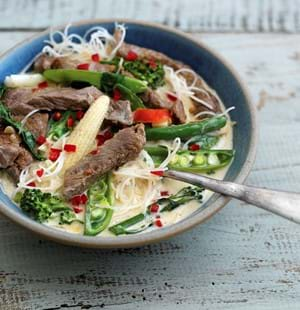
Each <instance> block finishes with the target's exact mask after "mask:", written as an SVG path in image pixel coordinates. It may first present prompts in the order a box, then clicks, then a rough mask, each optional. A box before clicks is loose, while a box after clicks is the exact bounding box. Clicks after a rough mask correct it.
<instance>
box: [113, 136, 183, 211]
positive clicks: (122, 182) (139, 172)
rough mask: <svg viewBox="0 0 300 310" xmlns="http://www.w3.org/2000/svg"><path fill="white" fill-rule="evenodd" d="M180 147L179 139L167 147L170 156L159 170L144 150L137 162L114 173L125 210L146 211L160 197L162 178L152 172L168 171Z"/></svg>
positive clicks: (118, 195) (115, 186) (117, 196)
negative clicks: (140, 208)
mask: <svg viewBox="0 0 300 310" xmlns="http://www.w3.org/2000/svg"><path fill="white" fill-rule="evenodd" d="M180 145H181V142H180V139H179V138H176V139H175V140H174V141H173V144H172V146H171V147H170V146H169V145H166V147H167V148H168V156H167V157H166V159H165V160H164V161H163V162H162V163H161V164H160V166H159V167H158V168H155V164H154V162H153V159H152V158H151V156H150V155H149V154H148V153H147V152H146V151H145V150H143V151H142V152H141V153H140V155H139V157H138V158H137V159H136V160H134V161H131V162H128V163H127V164H125V165H124V166H122V167H121V168H119V169H118V170H116V171H114V172H113V188H114V191H115V195H116V199H117V200H118V201H119V203H120V204H121V205H122V206H123V208H125V209H126V210H127V211H128V210H132V209H135V208H137V207H138V206H139V207H141V206H142V207H143V208H144V211H146V208H147V206H149V205H150V204H151V203H152V202H153V201H156V200H157V199H158V198H159V197H160V191H159V188H160V187H161V178H160V177H158V176H156V175H154V174H153V173H151V172H153V171H161V170H166V169H167V166H168V164H169V162H170V161H171V160H172V159H173V157H174V156H175V155H176V152H177V151H178V149H179V148H180Z"/></svg>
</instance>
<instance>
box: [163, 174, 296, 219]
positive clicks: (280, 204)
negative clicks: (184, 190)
mask: <svg viewBox="0 0 300 310" xmlns="http://www.w3.org/2000/svg"><path fill="white" fill-rule="evenodd" d="M164 176H165V177H168V178H172V179H176V180H179V181H184V182H187V183H190V184H194V185H201V186H203V187H205V188H207V189H210V190H212V191H214V192H216V193H220V194H223V195H226V196H229V197H233V198H236V199H239V200H242V201H245V202H247V203H250V204H252V205H255V206H257V207H260V208H262V209H265V210H267V211H270V212H273V213H275V214H277V215H280V216H282V217H284V218H286V219H288V220H291V221H293V222H295V223H299V224H300V194H297V193H293V192H283V191H277V190H269V189H264V188H258V187H253V186H247V185H242V184H237V183H232V182H227V181H220V180H215V179H212V178H208V177H204V176H201V175H197V174H193V173H187V172H181V171H174V170H167V171H165V172H164Z"/></svg>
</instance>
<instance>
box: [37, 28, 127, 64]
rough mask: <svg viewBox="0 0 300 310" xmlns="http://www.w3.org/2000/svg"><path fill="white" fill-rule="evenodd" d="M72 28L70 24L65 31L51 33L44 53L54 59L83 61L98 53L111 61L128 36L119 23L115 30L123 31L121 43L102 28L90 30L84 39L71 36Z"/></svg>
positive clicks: (46, 41) (74, 35)
mask: <svg viewBox="0 0 300 310" xmlns="http://www.w3.org/2000/svg"><path fill="white" fill-rule="evenodd" d="M70 27H71V25H70V24H69V25H67V26H66V28H65V29H64V31H59V30H58V31H55V32H52V31H51V32H50V34H49V40H45V43H47V44H48V45H46V46H45V47H44V48H43V51H42V52H43V53H47V54H48V55H50V56H54V57H66V56H68V57H69V58H72V59H80V60H82V61H84V60H90V58H91V55H93V54H96V53H97V54H99V55H100V57H101V58H102V59H108V60H110V59H112V58H113V57H115V55H116V53H117V51H118V49H119V48H120V46H121V45H122V43H123V42H124V39H125V35H126V28H125V27H124V25H121V24H117V23H116V25H115V28H116V30H119V31H121V38H120V41H119V42H116V40H115V38H114V37H113V35H111V34H110V33H109V32H108V31H107V30H106V29H105V28H103V27H100V26H96V27H93V28H91V29H89V30H88V31H87V32H86V33H85V34H84V36H83V37H81V36H79V35H77V34H69V28H70ZM88 37H89V39H88ZM111 46H114V47H113V49H112V50H111V49H110V47H111Z"/></svg>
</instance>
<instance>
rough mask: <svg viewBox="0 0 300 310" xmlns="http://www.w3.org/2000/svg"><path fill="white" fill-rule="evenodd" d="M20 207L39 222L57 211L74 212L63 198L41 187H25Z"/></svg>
mask: <svg viewBox="0 0 300 310" xmlns="http://www.w3.org/2000/svg"><path fill="white" fill-rule="evenodd" d="M20 207H21V209H22V210H23V211H25V212H26V213H28V214H29V215H30V216H31V217H32V218H34V219H35V220H36V221H38V222H45V221H46V220H47V219H49V217H50V216H51V215H52V214H53V213H55V212H67V213H69V212H72V209H70V208H69V207H68V206H67V205H66V204H65V202H64V201H63V200H62V199H60V198H59V197H56V196H53V195H51V194H50V193H43V192H42V191H41V190H39V189H25V191H24V193H23V195H22V197H21V200H20ZM61 216H62V215H61ZM67 217H68V218H70V215H69V214H68V216H67ZM74 218H75V216H74Z"/></svg>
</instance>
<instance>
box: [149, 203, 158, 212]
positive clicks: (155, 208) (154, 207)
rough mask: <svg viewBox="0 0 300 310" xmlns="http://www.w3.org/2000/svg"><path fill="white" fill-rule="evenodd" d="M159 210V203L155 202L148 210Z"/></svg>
mask: <svg viewBox="0 0 300 310" xmlns="http://www.w3.org/2000/svg"><path fill="white" fill-rule="evenodd" d="M158 210H159V205H158V204H157V203H154V204H153V205H151V207H150V212H151V213H156V212H158Z"/></svg>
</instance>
